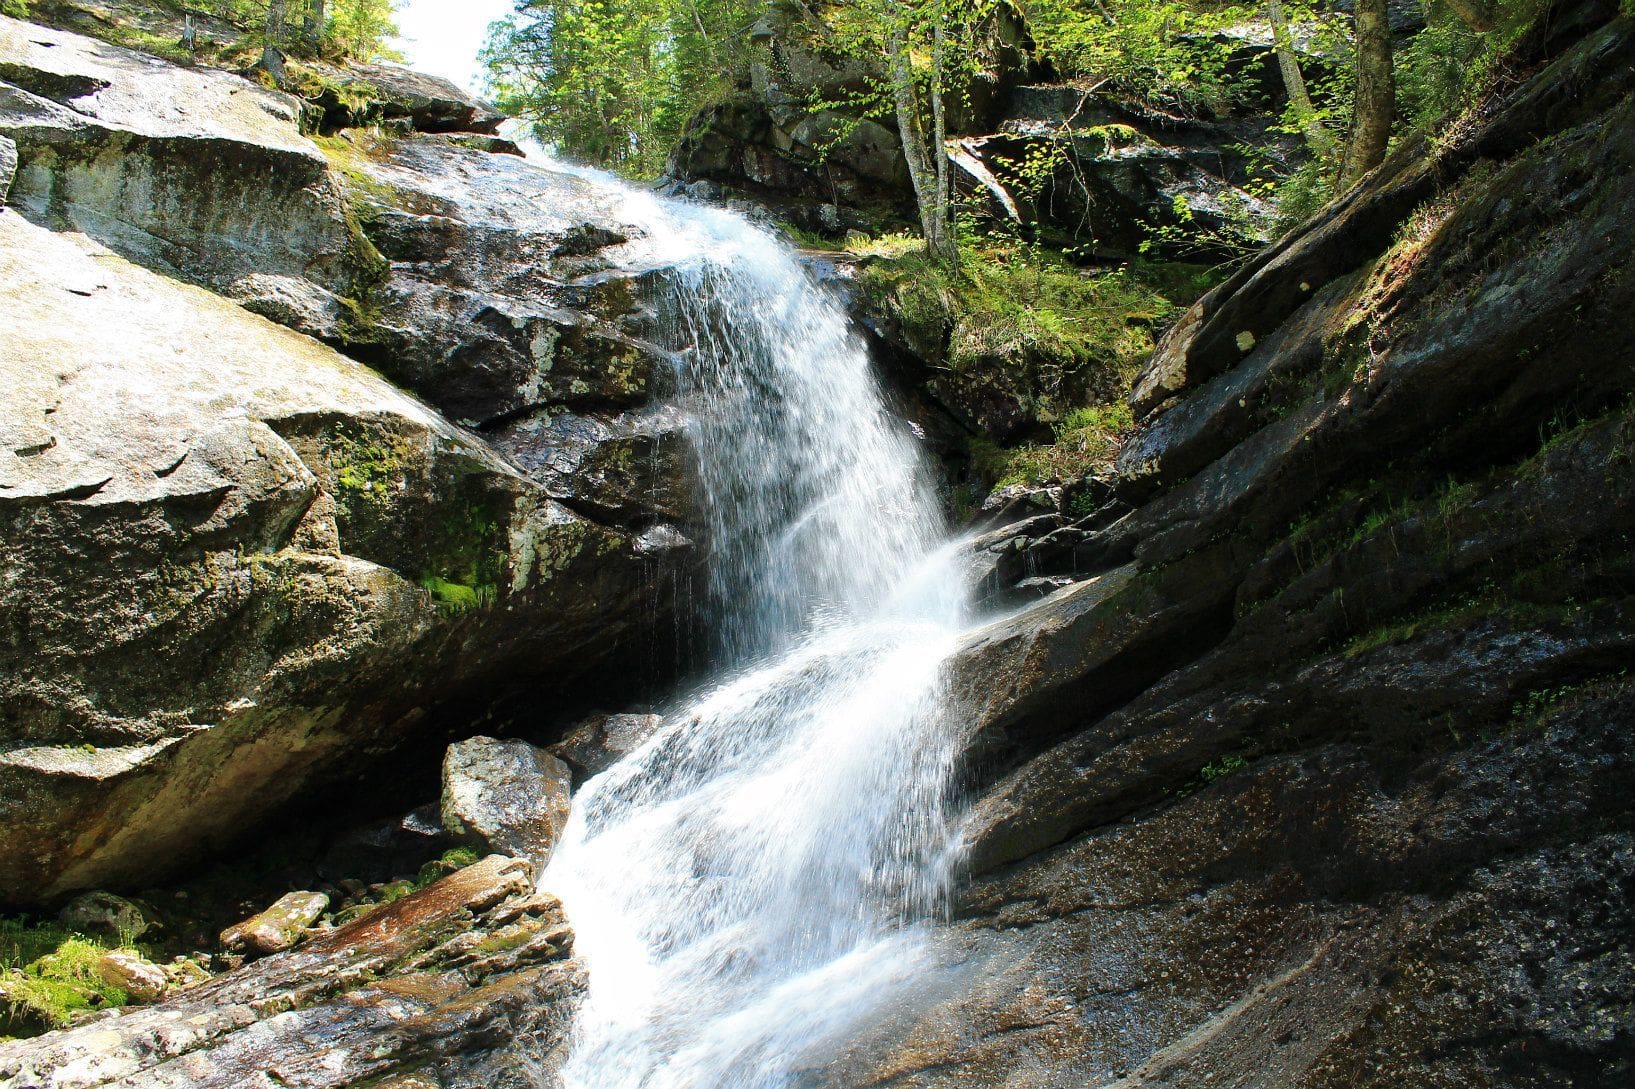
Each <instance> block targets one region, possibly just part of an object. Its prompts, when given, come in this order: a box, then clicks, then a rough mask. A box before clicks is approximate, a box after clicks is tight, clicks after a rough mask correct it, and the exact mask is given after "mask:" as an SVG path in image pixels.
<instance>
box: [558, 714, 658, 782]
mask: <svg viewBox="0 0 1635 1089" xmlns="http://www.w3.org/2000/svg"><path fill="white" fill-rule="evenodd" d="M662 725H664V717H663V716H662V715H654V714H640V713H632V714H621V715H604V714H596V715H591V716H590V717H589V718H587V719H585V720H584V721H583V722H580V723H579V724H578V725H576V726H574V727H573V728H572V729H570V730H569V731H568V732H567V734H566V736H564V737H563V738H562V740H561V741H558V742H557V743H556V744H555V745H552V746H551V752H553V753H555V754H556V755H557V756H558V757H560V758H561V759H562V760H563V761H564V762H565V763H567V764H568V765H569V766H570V767H572V768H573V770H574V775H575V778H576V779H578V780H580V781H581V782H582V781H583V780H585V779H588V778H590V777H591V776H593V775H600V774H601V773H602V772H604V771H606V770H607V769H608V768H611V767H612V766H613V765H614V764H616V763H618V762H619V761H620V760H621V759H623V758H624V757H625V756H626V755H628V754H630V753H632V752H634V751H635V750H636V749H638V748H640V747H641V746H642V744H644V743H645V742H646V741H647V739H648V738H650V737H652V736H653V735H654V734H655V733H657V732H658V729H659V727H660V726H662Z"/></svg>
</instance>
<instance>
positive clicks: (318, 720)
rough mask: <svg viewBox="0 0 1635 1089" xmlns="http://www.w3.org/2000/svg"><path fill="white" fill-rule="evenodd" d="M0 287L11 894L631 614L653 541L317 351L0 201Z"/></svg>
mask: <svg viewBox="0 0 1635 1089" xmlns="http://www.w3.org/2000/svg"><path fill="white" fill-rule="evenodd" d="M0 297H3V299H4V303H3V305H4V307H5V310H6V312H7V313H8V314H9V315H10V316H11V317H12V319H13V320H14V322H15V325H14V327H13V330H12V333H11V334H10V335H8V336H7V337H6V338H5V342H4V346H3V347H0V373H3V375H4V390H5V393H4V397H5V399H6V402H7V411H6V413H5V420H6V423H5V425H4V427H5V429H6V433H5V435H4V438H5V443H6V445H5V449H4V451H3V454H0V456H3V459H4V463H3V464H0V517H3V519H4V521H3V523H0V525H3V542H4V547H3V556H4V564H5V572H6V576H5V582H4V586H5V590H4V593H5V597H6V603H5V609H4V610H3V615H4V617H5V622H4V628H3V635H0V662H3V665H0V678H3V679H0V708H3V711H0V722H3V723H4V752H3V755H0V781H3V783H4V790H3V792H0V797H3V798H4V802H3V803H0V804H3V806H4V820H3V822H0V823H3V825H4V827H5V828H6V834H5V835H4V836H3V837H0V874H3V875H4V878H3V880H0V888H3V889H4V890H5V893H6V896H7V897H8V898H9V899H13V900H21V899H27V900H30V901H40V900H47V899H49V898H51V897H53V896H55V895H57V894H59V893H61V892H66V891H69V890H73V889H76V888H85V887H99V886H108V885H112V886H116V887H117V886H118V885H119V884H120V883H121V882H128V881H131V880H133V879H137V878H141V879H144V880H151V879H152V878H153V877H154V876H155V875H156V874H159V873H163V872H168V871H170V870H172V869H174V868H175V867H177V866H179V865H182V864H184V863H185V862H186V861H187V860H188V859H189V858H190V857H191V856H193V855H194V854H196V853H197V851H199V850H200V849H202V848H203V847H204V846H205V845H206V844H210V843H225V842H231V841H232V839H234V838H235V837H236V836H238V835H241V834H242V829H244V828H246V827H247V826H250V825H253V822H254V821H256V820H257V819H260V818H261V817H263V816H264V815H266V814H268V813H270V812H272V811H273V810H274V809H276V807H277V806H278V805H279V804H281V803H282V802H283V801H285V800H286V799H288V798H290V797H292V796H294V795H295V794H296V793H298V792H301V791H304V790H308V789H312V788H314V787H316V786H317V785H318V784H319V783H320V782H322V781H325V780H326V779H327V778H332V777H333V776H335V775H338V774H341V773H342V772H343V771H344V769H345V767H346V763H347V761H348V760H349V759H351V758H352V756H353V755H354V754H356V753H357V752H359V751H360V750H361V749H363V748H365V747H370V746H373V747H378V748H390V747H391V746H393V745H398V744H403V743H405V742H408V741H410V740H412V739H413V738H415V736H416V733H415V729H416V725H417V724H419V723H423V722H424V721H425V720H426V718H427V715H426V709H427V708H428V707H435V705H436V704H437V702H438V701H439V700H440V699H443V698H454V697H456V696H458V694H459V693H460V691H461V690H462V688H463V687H465V686H470V685H476V684H480V683H487V682H485V681H484V680H483V679H484V678H491V677H493V676H494V675H495V672H496V670H499V671H511V675H512V676H513V677H515V676H523V677H536V678H544V679H545V683H546V684H548V685H560V684H562V683H564V682H567V681H569V680H570V679H571V678H572V677H574V676H575V675H581V676H582V675H583V672H584V671H585V670H586V669H589V668H591V667H592V666H593V665H594V664H595V662H596V661H597V656H598V654H599V653H606V652H608V651H610V650H611V649H612V648H613V647H614V646H615V645H617V642H618V641H619V640H621V639H624V638H626V637H628V636H629V635H630V634H631V633H632V632H634V631H637V630H639V627H640V625H642V624H645V623H646V621H645V620H643V619H639V618H641V617H643V616H647V615H651V614H650V612H649V610H650V609H651V599H650V593H649V587H650V585H651V583H650V582H648V581H647V580H648V578H649V577H650V576H651V575H652V574H654V573H656V572H658V571H661V570H665V569H666V565H667V563H668V562H670V560H669V558H670V557H673V556H675V555H676V554H677V550H676V549H673V548H672V549H655V548H653V547H652V545H651V543H650V542H648V541H646V540H644V539H639V538H637V537H635V536H631V535H629V534H625V533H622V532H620V531H617V530H614V529H610V528H608V527H607V526H604V525H602V524H600V523H596V522H592V521H589V520H587V519H584V518H582V517H580V516H579V515H577V514H575V513H574V512H573V511H571V510H570V509H568V508H566V507H564V506H562V505H561V504H560V503H558V502H557V501H556V500H554V499H553V498H552V497H551V496H550V495H549V494H548V493H547V492H546V491H545V490H544V489H543V488H542V487H541V486H540V485H539V484H538V483H536V482H535V481H533V480H532V479H530V478H529V477H527V476H526V475H524V474H523V473H522V472H521V471H519V470H518V469H517V468H515V467H514V466H513V465H512V464H511V463H510V462H508V461H506V460H505V459H504V458H503V457H502V456H500V455H499V454H497V453H496V452H495V451H493V450H492V449H491V448H489V447H488V446H487V445H486V444H485V443H484V442H483V441H482V440H481V439H480V438H478V437H476V436H475V435H472V434H470V433H467V432H463V431H461V430H460V429H458V428H456V427H454V426H452V425H450V424H449V423H447V422H446V421H445V420H443V419H442V418H441V417H439V416H438V415H437V414H436V413H434V412H432V411H431V410H430V409H428V408H427V407H426V406H425V405H424V404H422V403H421V402H419V401H416V400H414V399H413V398H412V397H409V396H408V395H406V394H404V393H402V392H400V391H399V390H397V389H395V388H394V387H392V386H391V385H390V384H389V383H387V382H386V381H384V380H383V379H382V378H381V377H380V376H378V375H376V374H375V373H373V372H371V371H370V370H368V369H367V368H365V367H363V366H361V365H359V364H357V363H355V362H353V361H351V360H349V359H347V358H346V357H344V356H341V355H339V354H337V353H335V352H334V351H332V350H330V349H328V348H326V347H324V346H322V345H321V344H318V343H316V342H314V341H311V340H308V339H306V338H304V337H302V336H300V335H298V334H295V333H293V332H290V331H288V330H286V329H282V328H280V327H278V326H276V325H273V324H271V323H269V322H267V321H265V320H263V319H261V318H259V317H256V316H255V315H252V314H249V313H247V312H246V311H244V310H242V309H240V308H239V307H236V306H234V305H232V304H230V303H227V302H225V301H223V300H222V299H220V298H218V297H217V296H214V295H211V294H209V293H208V292H205V291H202V290H200V289H197V288H192V287H185V286H182V285H178V284H176V283H174V282H173V281H169V280H165V279H163V278H161V277H159V276H156V275H154V274H152V273H149V272H147V271H145V270H142V269H139V268H135V267H133V266H132V265H130V264H129V263H127V262H126V261H124V260H123V259H121V258H119V257H117V256H115V255H114V254H112V253H110V252H108V251H107V250H105V249H102V248H100V247H98V246H96V245H94V244H91V243H88V242H84V241H81V242H78V243H76V242H75V241H72V240H70V239H69V238H68V237H67V236H61V235H55V234H52V233H50V232H48V231H45V230H43V229H41V228H38V227H35V226H32V225H30V224H28V223H26V222H24V221H23V220H22V219H20V218H19V217H18V216H17V215H16V214H14V213H11V212H6V213H4V214H3V215H0ZM621 617H623V618H624V619H622V620H621ZM553 647H554V648H555V649H554V650H553V649H551V648H553ZM597 648H601V649H600V651H599V650H598V649H597ZM553 674H554V676H553Z"/></svg>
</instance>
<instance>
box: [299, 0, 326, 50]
mask: <svg viewBox="0 0 1635 1089" xmlns="http://www.w3.org/2000/svg"><path fill="white" fill-rule="evenodd" d="M301 40H302V41H303V42H305V43H306V47H307V50H308V51H309V52H310V53H311V54H312V55H313V56H314V57H316V56H317V55H318V54H319V52H320V51H321V50H322V48H323V44H324V0H307V17H306V22H304V23H303V24H302V26H301Z"/></svg>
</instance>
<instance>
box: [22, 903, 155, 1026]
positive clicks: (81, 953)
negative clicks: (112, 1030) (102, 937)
mask: <svg viewBox="0 0 1635 1089" xmlns="http://www.w3.org/2000/svg"><path fill="white" fill-rule="evenodd" d="M107 952H109V949H108V947H107V946H104V945H101V944H99V943H98V942H95V941H92V940H91V939H89V938H86V937H84V936H83V935H80V934H75V933H73V932H71V931H69V930H66V929H64V928H63V927H61V926H58V925H57V924H55V923H51V922H42V923H31V922H28V921H26V920H23V919H6V918H0V1032H3V1033H4V1034H6V1035H11V1036H29V1035H36V1034H38V1033H40V1032H45V1031H48V1030H50V1029H57V1028H65V1027H67V1026H68V1025H70V1024H72V1023H73V1021H74V1020H75V1019H76V1018H77V1017H79V1016H81V1015H83V1014H86V1013H92V1012H95V1011H97V1010H105V1009H112V1008H114V1007H116V1006H123V1005H124V1004H125V1003H126V1002H127V1001H129V996H128V995H127V994H126V993H125V992H124V991H122V990H120V989H119V988H118V987H113V986H110V985H109V984H107V983H104V982H103V981H102V978H101V977H100V976H99V975H98V974H97V963H98V962H99V961H100V960H101V959H102V957H103V955H104V954H106V953H107Z"/></svg>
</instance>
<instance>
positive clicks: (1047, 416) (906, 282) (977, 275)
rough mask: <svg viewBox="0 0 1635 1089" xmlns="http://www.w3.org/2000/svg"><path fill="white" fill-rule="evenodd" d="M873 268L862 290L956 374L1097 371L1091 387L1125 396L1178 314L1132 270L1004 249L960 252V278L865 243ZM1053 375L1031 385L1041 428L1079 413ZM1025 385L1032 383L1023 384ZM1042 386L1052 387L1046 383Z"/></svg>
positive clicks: (885, 242)
mask: <svg viewBox="0 0 1635 1089" xmlns="http://www.w3.org/2000/svg"><path fill="white" fill-rule="evenodd" d="M853 252H856V253H858V254H859V255H861V256H864V257H868V258H870V260H869V261H868V263H867V264H865V265H864V267H863V269H862V271H861V273H860V276H859V280H860V283H861V284H862V286H863V288H864V290H865V291H867V292H868V293H869V295H870V297H871V298H873V299H874V300H875V301H876V302H877V303H878V304H880V305H882V306H884V307H886V308H887V309H889V310H890V311H891V312H893V313H895V314H897V315H898V316H900V317H901V319H902V321H903V322H904V323H905V325H907V326H908V327H909V328H910V330H911V332H912V333H917V334H918V336H920V337H921V338H924V339H927V340H938V341H941V342H942V343H943V344H944V345H945V349H944V353H943V362H944V363H945V365H946V366H948V367H949V368H951V369H953V370H954V371H962V370H968V369H970V368H973V367H976V366H991V365H995V364H997V365H1001V366H1011V367H1024V366H1027V365H1029V364H1031V365H1032V366H1033V367H1034V368H1036V369H1040V370H1042V371H1044V372H1057V373H1058V374H1059V373H1060V372H1064V371H1080V370H1090V371H1094V372H1096V373H1094V374H1090V375H1086V376H1085V377H1086V378H1088V380H1089V381H1088V383H1087V384H1088V385H1089V386H1091V387H1092V388H1096V387H1099V388H1100V389H1101V390H1102V391H1103V392H1105V393H1111V392H1113V391H1114V390H1121V389H1123V388H1126V387H1127V386H1128V384H1129V382H1130V380H1131V379H1132V378H1133V377H1134V375H1135V373H1136V371H1137V370H1138V368H1139V367H1140V365H1141V364H1142V362H1144V361H1145V359H1146V357H1147V355H1148V353H1150V352H1151V351H1152V347H1153V328H1154V326H1156V325H1159V324H1161V323H1162V322H1164V321H1166V320H1168V319H1169V318H1170V317H1171V316H1172V315H1173V314H1174V313H1175V312H1176V309H1177V307H1176V306H1175V304H1174V303H1173V302H1171V301H1170V300H1169V299H1167V298H1165V297H1164V296H1163V295H1162V294H1160V293H1159V292H1158V291H1157V290H1156V289H1155V288H1154V287H1153V286H1152V285H1151V284H1150V283H1148V282H1147V281H1146V280H1145V279H1143V277H1142V275H1141V274H1140V273H1138V272H1136V271H1133V270H1130V269H1112V270H1105V271H1100V272H1089V271H1086V270H1084V269H1081V268H1077V267H1076V266H1074V265H1072V264H1071V263H1069V262H1068V261H1067V260H1065V259H1064V258H1062V257H1060V256H1059V255H1057V254H1054V253H1051V252H1049V251H1046V250H1043V249H1039V248H1037V247H1030V246H1026V245H1022V244H1020V243H1013V242H1007V241H1003V240H998V241H987V242H984V243H982V244H980V245H970V246H967V247H965V248H964V249H963V250H962V251H961V265H960V268H959V269H958V271H953V270H950V269H948V268H946V267H944V266H942V265H940V264H938V263H937V262H935V261H932V260H931V259H930V258H929V257H927V255H926V254H925V251H924V250H923V249H921V248H918V246H917V245H909V244H906V240H905V237H904V236H888V237H886V238H883V239H878V240H874V241H869V242H859V243H858V244H857V245H856V247H855V248H854V251H853ZM1050 377H1051V375H1050V374H1049V373H1042V374H1040V375H1039V376H1038V378H1036V379H1035V380H1034V382H1033V384H1034V385H1036V386H1040V387H1041V388H1038V389H1037V390H1036V391H1034V392H1035V397H1034V398H1033V399H1034V401H1035V402H1036V407H1037V412H1038V413H1039V418H1040V419H1041V420H1042V421H1043V422H1047V423H1048V422H1051V421H1053V420H1055V419H1058V418H1060V417H1061V416H1062V415H1063V414H1065V412H1067V411H1068V410H1069V409H1071V408H1072V407H1074V406H1073V404H1071V403H1064V401H1063V399H1062V391H1060V390H1059V389H1052V388H1048V387H1049V385H1050V383H1049V381H1048V379H1049V378H1050ZM1017 379H1018V380H1019V381H1020V382H1026V381H1027V376H1025V375H1020V374H1019V375H1017ZM1038 379H1044V380H1045V381H1044V382H1042V383H1041V382H1040V381H1039V380H1038Z"/></svg>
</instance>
